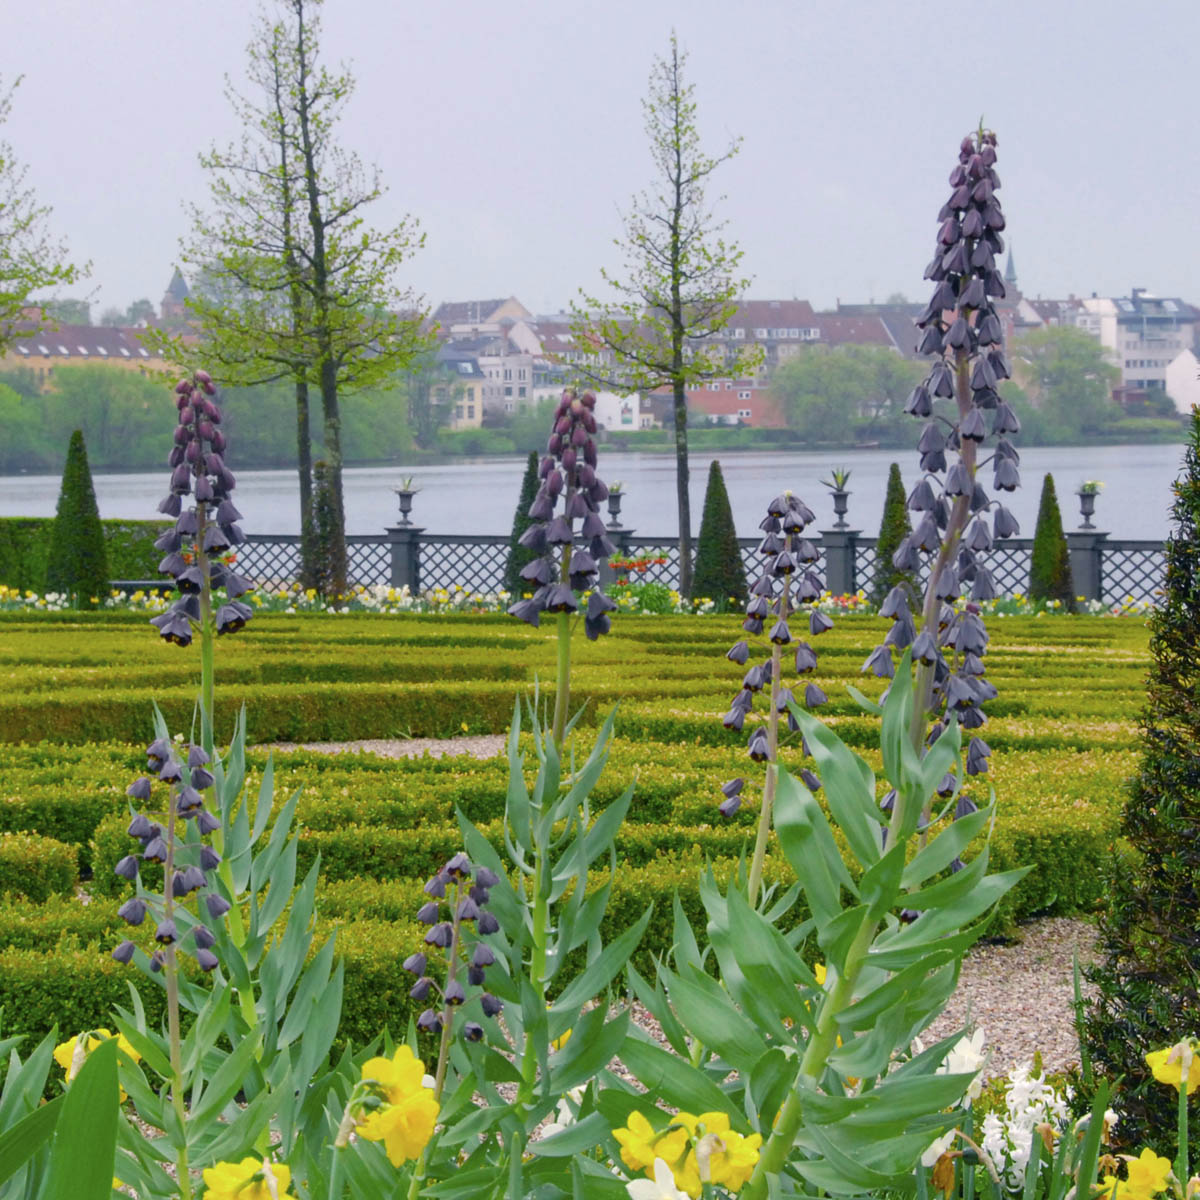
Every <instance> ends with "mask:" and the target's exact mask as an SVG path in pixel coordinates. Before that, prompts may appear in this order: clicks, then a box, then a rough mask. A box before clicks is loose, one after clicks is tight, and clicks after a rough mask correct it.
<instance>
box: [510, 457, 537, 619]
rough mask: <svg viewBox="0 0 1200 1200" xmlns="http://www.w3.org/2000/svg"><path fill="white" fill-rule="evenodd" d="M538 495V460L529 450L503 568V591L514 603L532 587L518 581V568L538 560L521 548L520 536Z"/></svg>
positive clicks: (530, 590) (523, 581) (519, 572)
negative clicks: (506, 559)
mask: <svg viewBox="0 0 1200 1200" xmlns="http://www.w3.org/2000/svg"><path fill="white" fill-rule="evenodd" d="M537 493H538V456H537V451H536V450H530V452H529V462H528V463H527V464H526V467H525V476H524V478H523V479H522V480H521V496H520V499H519V500H518V501H517V511H516V513H515V514H514V515H513V527H512V537H511V538H510V539H509V543H508V563H507V565H506V566H505V568H504V590H505V591H506V592H507V593H508V594H509V595H510V596H512V597H513V598H514V599H517V600H519V599H520V598H521V596H522V595H524V594H525V592H532V591H533V590H534V587H535V585H534V584H530V583H527V582H526V581H525V580H524V579H522V578H521V568H522V567H524V566H526V565H527V564H528V563H531V562H533V560H534V559H535V558H538V557H540V556H539V554H538V552H537V551H536V550H530V549H529V548H528V547H527V546H522V545H521V535H522V534H523V533H524V532H525V530H527V529H528V528H529V527H530V525H532V524H533V518H532V517H530V515H529V506H530V505H531V504H532V503H533V502H534V500H536V499H537Z"/></svg>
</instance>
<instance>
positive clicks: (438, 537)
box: [420, 533, 509, 595]
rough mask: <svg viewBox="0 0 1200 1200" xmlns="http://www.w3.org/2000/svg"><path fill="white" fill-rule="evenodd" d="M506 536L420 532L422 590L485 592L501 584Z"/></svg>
mask: <svg viewBox="0 0 1200 1200" xmlns="http://www.w3.org/2000/svg"><path fill="white" fill-rule="evenodd" d="M508 544H509V539H508V538H507V537H505V536H504V535H503V534H489V535H483V534H467V533H462V534H457V533H449V534H434V535H427V536H422V538H421V558H420V564H421V565H420V570H421V575H420V580H421V590H422V591H427V590H429V589H430V588H445V589H446V590H447V591H453V590H454V588H455V587H461V588H462V589H463V590H464V591H467V592H471V593H475V592H479V593H482V594H485V595H486V594H487V593H488V592H498V591H500V589H501V588H502V587H503V586H504V569H505V567H506V566H507V565H508Z"/></svg>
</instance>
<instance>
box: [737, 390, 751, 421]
mask: <svg viewBox="0 0 1200 1200" xmlns="http://www.w3.org/2000/svg"><path fill="white" fill-rule="evenodd" d="M738 399H739V400H749V399H750V393H749V392H738ZM738 415H739V416H741V413H739V414H738Z"/></svg>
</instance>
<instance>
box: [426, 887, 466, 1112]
mask: <svg viewBox="0 0 1200 1200" xmlns="http://www.w3.org/2000/svg"><path fill="white" fill-rule="evenodd" d="M461 900H462V880H459V881H458V882H457V883H456V884H455V885H454V924H453V925H452V927H451V931H450V950H449V953H448V955H447V958H448V960H449V961H448V963H447V966H446V990H447V991H449V989H450V985H451V984H452V983H453V982H454V979H455V976H456V975H457V974H458V949H459V945H460V940H459V939H460V933H461V928H462V922H461V921H460V920H459V917H458V908H459V903H460V902H461ZM453 1040H454V1008H453V1006H452V1005H450V1004H447V1003H445V1002H444V1001H443V1003H442V1040H441V1044H440V1045H439V1046H438V1060H437V1071H436V1073H435V1074H434V1077H433V1098H434V1099H435V1100H436V1101H437V1102H438V1103H439V1104H441V1102H442V1088H443V1087H444V1086H445V1083H446V1064H447V1063H449V1061H450V1043H451V1042H452V1041H453Z"/></svg>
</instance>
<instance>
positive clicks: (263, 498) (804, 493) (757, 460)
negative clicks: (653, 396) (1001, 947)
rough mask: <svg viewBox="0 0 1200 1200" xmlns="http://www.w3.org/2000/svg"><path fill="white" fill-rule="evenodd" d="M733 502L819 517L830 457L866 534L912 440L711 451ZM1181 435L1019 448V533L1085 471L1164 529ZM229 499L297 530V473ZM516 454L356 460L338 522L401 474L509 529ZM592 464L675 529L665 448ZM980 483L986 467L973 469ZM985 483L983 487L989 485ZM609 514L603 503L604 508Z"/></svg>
mask: <svg viewBox="0 0 1200 1200" xmlns="http://www.w3.org/2000/svg"><path fill="white" fill-rule="evenodd" d="M713 457H714V455H713V454H712V453H711V452H701V453H696V454H693V455H692V459H691V467H692V477H691V498H692V527H693V532H696V531H698V530H699V526H700V514H701V509H702V506H703V503H704V488H705V484H706V482H707V479H708V464H709V461H710V460H711V459H712V458H713ZM719 457H720V460H721V468H722V471H723V472H724V475H725V484H726V487H727V489H728V491H729V498H730V502H731V504H732V505H733V513H734V519H735V521H736V523H737V528H738V532H739V533H740V534H741V535H742V536H743V537H750V536H753V535H754V534H755V533H756V531H757V526H758V522H759V520H760V519H761V518H762V515H763V512H764V509H765V506H766V504H767V502H768V501H769V500H770V499H771V497H772V496H774V495H776V494H777V493H778V492H780V491H782V490H783V489H784V488H790V489H791V490H792V491H794V492H796V493H797V494H799V495H800V496H801V497H803V498H804V500H805V501H806V503H807V504H808V505H809V507H810V508H812V509H813V511H814V512H815V513H816V514H817V525H818V528H820V529H824V528H828V527H829V526H830V525H831V524H832V523H833V520H834V516H833V504H832V502H831V500H830V498H829V492H828V489H827V488H824V487H822V486H821V483H820V480H821V479H826V478H828V477H829V469H830V467H831V466H839V467H842V466H844V467H849V468H850V470H851V472H852V474H851V478H850V484H849V488H850V493H851V495H850V509H849V513H848V520H849V523H850V527H851V528H855V529H860V530H862V531H863V532H864V533H867V534H870V535H874V534H876V533H877V532H878V531H879V523H880V519H881V516H882V512H883V498H884V492H885V490H886V487H887V472H888V464H889V463H892V462H899V464H900V470H901V472H902V474H903V476H904V481H905V486H906V487H909V488H911V487H912V485H913V483H914V482H915V479H916V467H917V456H916V453H915V452H909V451H905V450H903V449H898V450H857V451H847V452H843V453H833V454H830V453H828V452H820V453H813V452H808V453H794V452H783V451H776V452H770V451H768V452H763V451H729V452H725V453H722V454H720V455H719ZM1182 457H1183V447H1182V446H1174V445H1154V446H1068V447H1061V446H1060V447H1050V446H1046V447H1032V448H1029V449H1022V450H1021V483H1022V486H1021V488H1020V489H1019V490H1018V491H1017V492H1016V493H1015V494H1011V496H1010V498H1009V499H1008V500H1007V501H1006V502H1007V504H1008V506H1009V507H1010V508H1011V509H1012V510H1013V512H1014V513H1015V514H1016V516H1017V519H1018V520H1019V521H1020V522H1021V533H1022V534H1023V535H1026V536H1032V535H1033V527H1034V523H1035V521H1036V518H1037V506H1038V498H1039V496H1040V494H1041V486H1042V476H1043V475H1044V474H1045V473H1046V472H1047V471H1049V472H1051V473H1052V474H1053V475H1054V482H1055V486H1056V487H1057V489H1058V498H1059V506H1060V507H1061V509H1062V511H1063V526H1064V528H1066V529H1068V530H1070V529H1074V528H1075V527H1076V526H1078V525H1079V524H1080V522H1081V518H1080V516H1079V502H1078V499H1077V498H1076V497H1075V495H1074V494H1073V493H1074V492H1075V491H1076V489H1077V488H1078V485H1079V484H1080V482H1082V481H1083V480H1085V479H1099V480H1102V481H1103V482H1104V490H1103V492H1102V493H1101V495H1100V497H1099V500H1098V502H1097V505H1096V516H1095V524H1096V526H1097V527H1098V528H1099V529H1104V530H1107V531H1108V532H1109V533H1110V534H1111V535H1112V536H1113V537H1119V538H1165V537H1166V535H1167V532H1168V515H1169V509H1170V505H1171V483H1172V481H1173V480H1174V479H1175V477H1176V475H1177V474H1178V472H1179V468H1180V464H1181V462H1182ZM232 466H233V468H234V471H235V473H236V474H237V479H238V487H237V492H236V496H235V499H236V500H237V505H238V507H239V508H240V509H241V511H242V512H243V513H244V514H245V520H244V522H243V526H244V528H245V529H246V530H247V531H248V532H250V533H296V532H298V531H299V512H298V509H299V500H298V495H299V493H298V490H297V484H296V475H295V473H294V472H290V471H238V470H237V463H236V461H234V462H233V464H232ZM523 470H524V460H523V459H522V460H519V459H517V458H508V459H497V458H488V459H474V460H472V459H463V460H459V461H456V462H453V463H449V464H444V465H439V466H421V467H354V468H351V469H349V470H347V471H346V473H345V488H346V527H347V532H348V533H376V532H378V531H380V530H381V529H383V528H384V527H385V526H387V525H392V524H395V523H396V521H397V515H398V507H397V502H396V497H395V495H394V494H393V491H392V489H393V488H394V487H395V486H396V484H397V483H398V482H399V481H400V479H401V477H402V476H404V475H406V474H411V475H412V476H413V480H414V483H415V484H416V486H418V487H419V488H420V489H421V490H420V492H419V493H418V494H417V495H416V497H415V498H414V501H413V514H412V516H413V523H414V524H416V525H421V526H424V527H425V528H427V529H429V530H430V532H433V533H508V532H509V530H510V529H511V527H512V518H513V510H514V509H515V507H516V502H517V495H518V493H519V491H520V484H521V474H522V472H523ZM600 475H601V477H602V478H603V479H604V480H605V481H606V482H608V483H612V482H613V481H614V480H620V481H621V482H622V484H623V485H624V490H625V493H626V494H625V499H624V501H623V505H622V509H621V518H622V523H623V524H624V525H626V526H628V527H631V528H633V529H635V530H636V531H637V532H638V533H639V534H645V535H648V536H658V535H660V534H661V535H662V536H663V537H664V538H665V537H668V536H672V535H674V534H676V533H677V532H678V523H677V517H676V507H675V460H674V456H673V455H670V454H605V453H604V452H603V450H601V455H600ZM983 479H984V486H985V487H986V486H988V483H989V482H990V479H991V472H990V470H986V471H985V472H984V474H983ZM59 482H60V481H59V477H58V476H57V475H54V476H50V475H9V476H0V516H31V517H37V516H53V515H54V508H55V504H56V502H57V499H58V489H59ZM95 485H96V498H97V501H98V503H99V506H100V515H101V516H102V517H124V518H137V519H146V518H153V517H155V516H156V515H157V513H156V511H155V509H156V506H157V504H158V501H159V500H160V499H161V498H162V496H164V495H165V494H166V489H167V473H166V471H161V472H159V471H156V472H151V473H145V474H134V475H97V476H95ZM989 490H990V489H989ZM605 516H606V518H607V513H605Z"/></svg>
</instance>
